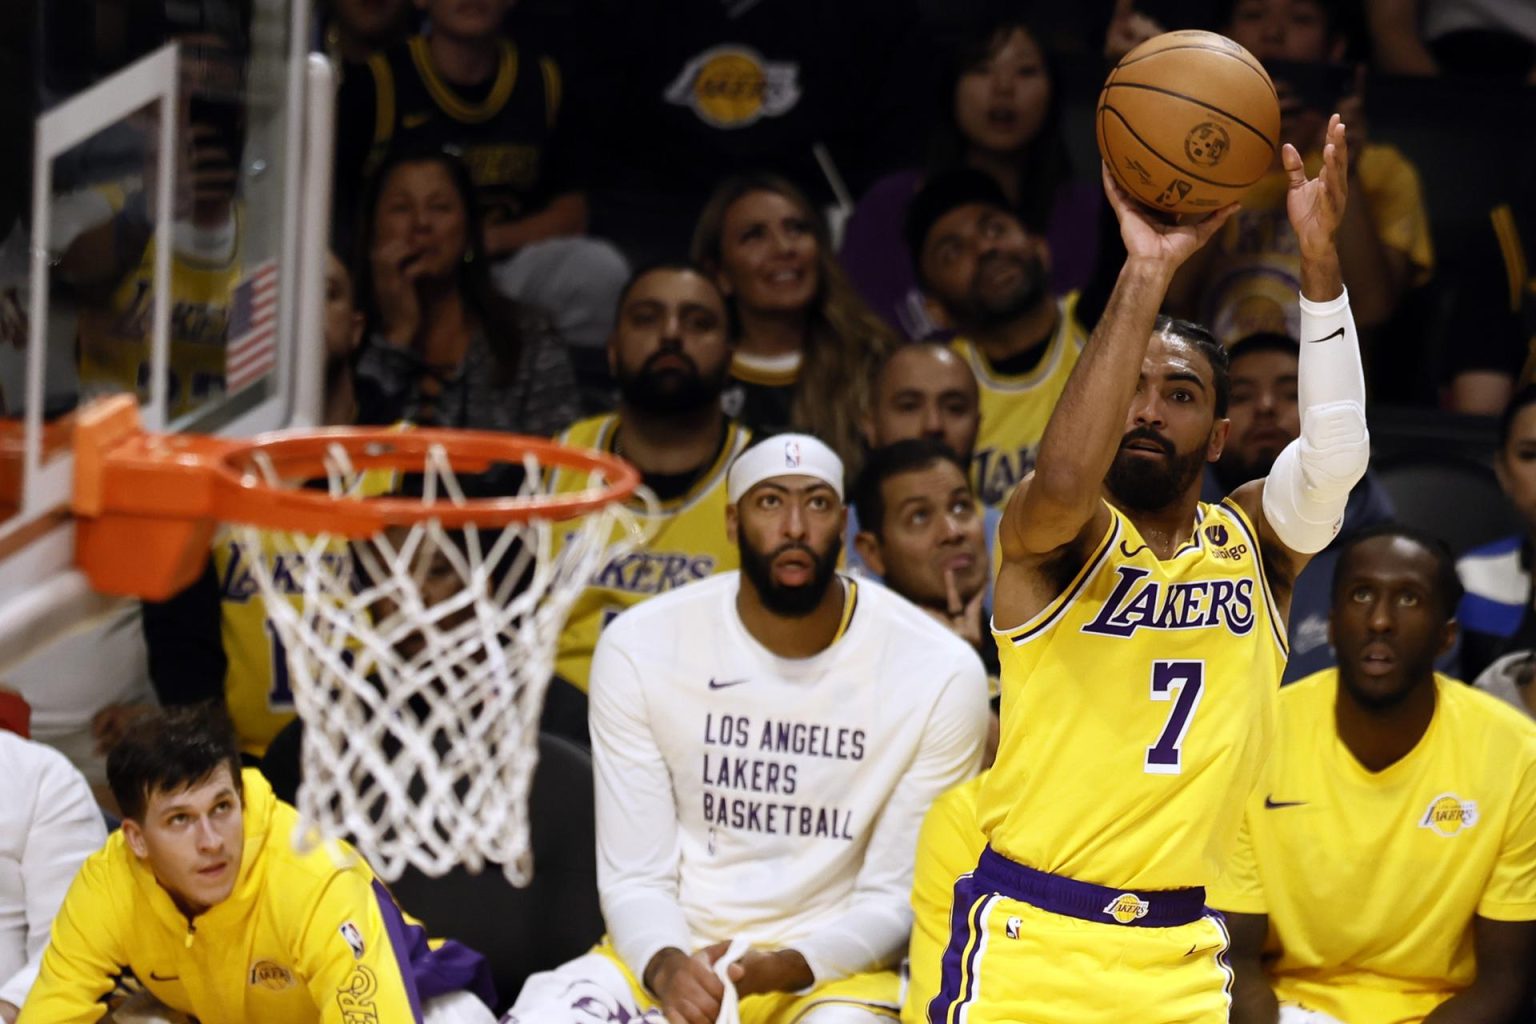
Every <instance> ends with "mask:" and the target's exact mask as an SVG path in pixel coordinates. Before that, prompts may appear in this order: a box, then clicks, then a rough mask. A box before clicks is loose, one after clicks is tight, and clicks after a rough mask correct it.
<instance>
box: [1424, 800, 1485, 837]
mask: <svg viewBox="0 0 1536 1024" xmlns="http://www.w3.org/2000/svg"><path fill="white" fill-rule="evenodd" d="M1476 824H1477V801H1476V800H1463V799H1462V798H1461V797H1459V796H1457V795H1456V794H1455V793H1441V794H1440V795H1439V796H1437V797H1435V798H1434V799H1433V800H1431V801H1430V802H1429V807H1428V809H1426V810H1425V811H1424V816H1423V817H1422V818H1420V819H1419V828H1427V829H1429V830H1430V831H1431V832H1434V833H1435V834H1436V835H1442V836H1454V835H1456V834H1457V833H1458V832H1465V831H1466V830H1467V829H1469V828H1471V827H1472V826H1473V825H1476Z"/></svg>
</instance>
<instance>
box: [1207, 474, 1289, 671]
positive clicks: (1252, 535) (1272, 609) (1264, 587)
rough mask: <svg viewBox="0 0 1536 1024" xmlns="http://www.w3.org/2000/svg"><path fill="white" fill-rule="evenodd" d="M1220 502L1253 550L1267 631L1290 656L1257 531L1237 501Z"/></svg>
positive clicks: (1281, 649) (1285, 654)
mask: <svg viewBox="0 0 1536 1024" xmlns="http://www.w3.org/2000/svg"><path fill="white" fill-rule="evenodd" d="M1222 504H1223V505H1226V506H1228V508H1229V510H1230V513H1231V516H1232V521H1233V522H1235V523H1237V528H1238V529H1239V530H1242V531H1243V536H1244V537H1247V538H1248V543H1249V545H1250V550H1251V551H1252V552H1253V565H1254V571H1255V572H1257V573H1258V576H1259V589H1260V590H1261V591H1263V593H1264V607H1265V609H1266V610H1267V611H1268V612H1269V631H1270V634H1271V635H1272V636H1273V637H1274V638H1275V643H1276V644H1277V645H1278V646H1279V648H1280V654H1281V656H1282V657H1286V658H1289V657H1290V656H1291V644H1290V641H1289V640H1288V639H1287V638H1286V636H1285V634H1284V633H1282V632H1281V631H1280V609H1279V608H1278V607H1277V606H1276V605H1275V595H1274V593H1273V592H1272V591H1271V590H1270V589H1269V573H1268V572H1267V571H1266V570H1265V568H1264V549H1263V548H1262V547H1261V546H1260V545H1259V538H1258V533H1257V532H1256V531H1255V530H1253V529H1250V528H1249V526H1248V517H1247V516H1246V515H1244V514H1243V511H1242V509H1240V508H1239V507H1238V504H1237V502H1235V501H1233V500H1232V499H1231V498H1225V499H1223V500H1222Z"/></svg>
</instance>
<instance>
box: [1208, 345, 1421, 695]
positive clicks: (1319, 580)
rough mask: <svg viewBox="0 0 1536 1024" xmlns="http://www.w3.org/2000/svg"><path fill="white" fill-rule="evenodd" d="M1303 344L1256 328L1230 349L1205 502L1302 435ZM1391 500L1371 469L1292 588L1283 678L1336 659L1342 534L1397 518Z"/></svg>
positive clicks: (1259, 473) (1256, 472)
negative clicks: (1221, 434)
mask: <svg viewBox="0 0 1536 1024" xmlns="http://www.w3.org/2000/svg"><path fill="white" fill-rule="evenodd" d="M1300 348H1301V346H1300V344H1299V343H1298V342H1297V341H1296V339H1295V338H1291V337H1287V336H1286V335H1284V334H1251V335H1249V336H1248V337H1246V338H1244V339H1242V340H1241V341H1239V342H1238V343H1237V344H1235V345H1233V346H1232V347H1231V348H1229V349H1228V350H1227V360H1228V364H1229V368H1228V373H1229V375H1230V377H1231V381H1232V396H1231V401H1230V402H1229V403H1228V406H1227V419H1228V420H1229V421H1230V422H1231V424H1232V426H1231V429H1230V430H1229V431H1228V432H1227V443H1226V445H1225V447H1223V448H1222V450H1221V458H1220V460H1218V461H1217V462H1214V463H1208V464H1207V465H1206V467H1205V482H1204V484H1203V485H1202V486H1201V488H1200V500H1201V501H1209V502H1212V503H1215V502H1219V501H1221V499H1222V498H1224V497H1226V496H1227V495H1228V494H1230V493H1231V492H1233V491H1235V490H1237V488H1239V487H1241V486H1242V485H1243V484H1246V483H1247V482H1248V481H1250V480H1258V479H1260V478H1261V477H1264V476H1266V475H1268V473H1269V470H1270V467H1272V466H1273V465H1274V464H1275V459H1277V458H1278V457H1279V456H1280V453H1281V452H1282V451H1284V450H1285V446H1286V445H1288V444H1290V443H1291V442H1292V441H1294V440H1296V438H1297V436H1298V435H1300V433H1301V410H1300V407H1299V406H1298V405H1297V402H1296V367H1297V363H1298V357H1299V356H1300V354H1301V353H1300ZM1395 514H1396V513H1395V511H1394V509H1393V506H1392V498H1391V496H1389V495H1388V494H1387V492H1386V490H1385V489H1384V488H1383V487H1381V485H1380V484H1378V483H1377V482H1376V478H1375V477H1374V476H1373V475H1372V474H1371V473H1370V472H1369V471H1367V472H1366V474H1365V476H1364V477H1362V478H1361V480H1360V482H1359V483H1358V484H1356V485H1355V489H1354V490H1353V491H1351V492H1350V493H1349V504H1348V505H1347V506H1345V509H1344V525H1343V526H1342V527H1340V528H1339V536H1338V538H1336V539H1335V540H1334V542H1333V543H1331V544H1329V545H1328V547H1326V548H1324V549H1323V550H1322V551H1320V552H1319V553H1318V554H1317V556H1316V557H1314V558H1313V559H1312V561H1311V562H1310V563H1308V564H1307V568H1306V571H1305V572H1303V573H1301V575H1299V576H1297V577H1296V583H1295V586H1294V587H1293V588H1292V590H1291V617H1290V622H1289V623H1288V625H1287V629H1286V632H1287V634H1288V637H1289V639H1290V642H1291V657H1290V660H1289V661H1287V662H1286V666H1285V682H1294V681H1295V680H1297V679H1301V678H1302V677H1304V676H1309V675H1311V674H1312V673H1313V672H1320V671H1322V670H1323V669H1325V668H1328V667H1329V666H1331V665H1332V664H1333V648H1332V647H1331V646H1330V645H1329V643H1328V610H1329V608H1330V607H1331V606H1332V605H1333V567H1334V565H1335V563H1337V562H1338V558H1339V550H1340V548H1341V547H1342V542H1343V540H1344V539H1345V538H1346V537H1348V536H1350V535H1351V534H1353V533H1354V532H1355V531H1357V530H1361V529H1364V528H1365V527H1367V526H1372V525H1375V524H1376V523H1384V522H1387V521H1389V520H1391V519H1392V518H1393V517H1394V516H1395Z"/></svg>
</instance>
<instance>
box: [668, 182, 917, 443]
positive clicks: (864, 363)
mask: <svg viewBox="0 0 1536 1024" xmlns="http://www.w3.org/2000/svg"><path fill="white" fill-rule="evenodd" d="M693 258H694V260H695V262H697V263H699V264H700V265H701V266H704V267H706V268H708V269H709V270H710V272H712V273H713V274H714V275H715V280H716V281H717V282H718V283H719V285H720V290H721V291H722V292H724V293H725V296H726V299H727V300H728V301H729V302H730V306H731V312H732V315H733V317H734V323H735V328H736V332H737V343H736V355H735V358H734V359H733V360H732V361H731V380H730V383H729V385H728V386H727V388H726V392H725V411H726V412H727V413H728V414H729V415H731V416H734V417H735V418H737V419H739V420H740V421H741V422H742V424H744V425H745V426H747V427H748V428H750V429H751V430H753V431H754V432H757V433H765V434H770V433H775V432H777V431H781V430H786V429H789V428H791V427H792V428H794V429H796V430H804V431H806V432H808V433H811V434H814V435H816V436H817V437H819V438H821V439H822V441H824V442H825V443H826V444H828V445H831V446H832V450H833V451H835V452H837V454H838V457H839V458H841V459H842V460H843V464H844V465H845V466H848V467H849V470H850V472H857V468H858V464H859V460H860V458H861V455H862V453H861V450H860V447H859V424H860V422H862V419H863V417H864V415H865V414H866V412H867V410H868V408H869V387H870V382H871V381H872V380H874V377H875V370H876V368H877V367H878V366H879V364H880V361H881V360H882V359H883V358H884V357H885V354H886V353H887V352H889V351H890V350H891V349H892V348H894V347H895V344H896V339H895V337H894V335H892V333H891V331H890V329H889V328H888V327H886V326H885V324H884V322H883V321H881V320H880V318H879V317H877V316H875V315H874V314H873V313H871V312H870V310H869V307H867V306H865V305H864V302H863V300H862V299H860V298H859V296H858V293H857V292H855V291H854V290H853V286H852V285H850V284H849V283H848V278H847V277H846V276H845V275H844V274H843V271H842V268H841V267H839V266H838V264H837V260H836V259H834V258H833V253H832V242H831V239H830V238H829V237H828V235H827V226H826V222H825V221H823V220H822V218H821V217H820V216H818V215H817V213H816V211H815V210H814V209H813V208H812V207H811V205H810V202H809V201H808V200H807V199H806V198H805V195H804V194H803V193H801V191H800V190H799V189H798V188H796V187H795V186H794V185H792V184H790V183H789V182H788V181H786V180H785V179H783V178H780V177H778V176H776V175H772V174H748V175H743V176H741V177H736V178H731V179H729V180H727V181H725V182H722V183H721V185H720V186H719V187H718V188H717V189H715V193H714V195H713V196H711V197H710V200H709V203H708V204H707V205H706V206H705V207H704V212H703V213H702V214H700V215H699V222H698V225H697V226H696V227H695V229H694V234H693Z"/></svg>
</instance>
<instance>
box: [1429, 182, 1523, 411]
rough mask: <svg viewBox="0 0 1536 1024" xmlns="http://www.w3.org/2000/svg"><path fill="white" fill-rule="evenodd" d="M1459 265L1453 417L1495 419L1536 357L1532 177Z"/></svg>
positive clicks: (1451, 349)
mask: <svg viewBox="0 0 1536 1024" xmlns="http://www.w3.org/2000/svg"><path fill="white" fill-rule="evenodd" d="M1468 249H1469V251H1468V252H1467V253H1465V254H1464V255H1463V258H1462V259H1461V261H1460V262H1459V264H1458V267H1459V269H1458V272H1457V274H1456V280H1455V283H1454V285H1453V286H1452V298H1453V306H1452V311H1451V317H1450V321H1449V322H1450V323H1451V324H1454V325H1455V326H1454V334H1453V336H1452V337H1451V339H1450V341H1451V343H1450V344H1448V345H1447V346H1446V364H1447V365H1446V370H1447V376H1448V377H1449V379H1450V394H1449V396H1448V399H1449V405H1450V408H1451V410H1452V411H1453V412H1465V413H1472V414H1474V415H1479V416H1497V415H1498V414H1499V413H1500V412H1501V411H1502V410H1503V409H1504V406H1505V405H1506V404H1507V403H1508V402H1509V398H1510V396H1511V395H1512V394H1514V392H1515V389H1516V388H1517V387H1519V386H1520V385H1522V384H1528V383H1530V382H1531V380H1532V372H1533V368H1532V366H1531V363H1530V360H1531V353H1532V352H1533V351H1536V174H1533V175H1532V178H1531V182H1530V187H1529V188H1527V189H1526V190H1525V194H1524V195H1522V196H1520V197H1518V198H1517V199H1515V200H1514V201H1512V202H1505V203H1500V204H1498V205H1497V206H1495V207H1494V208H1493V209H1492V210H1491V211H1489V214H1488V220H1487V222H1486V223H1485V224H1484V225H1483V229H1482V230H1481V231H1479V232H1478V234H1477V235H1476V236H1475V237H1474V238H1473V239H1472V241H1471V243H1470V245H1469V247H1468Z"/></svg>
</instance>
